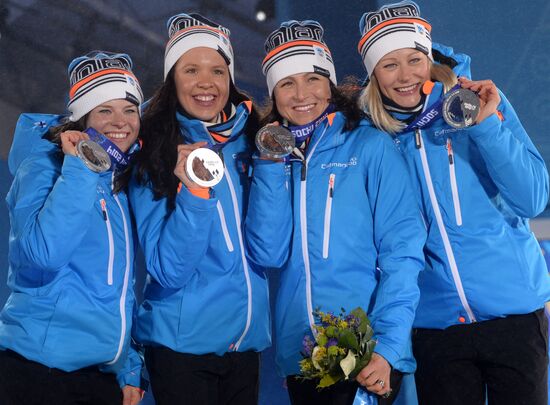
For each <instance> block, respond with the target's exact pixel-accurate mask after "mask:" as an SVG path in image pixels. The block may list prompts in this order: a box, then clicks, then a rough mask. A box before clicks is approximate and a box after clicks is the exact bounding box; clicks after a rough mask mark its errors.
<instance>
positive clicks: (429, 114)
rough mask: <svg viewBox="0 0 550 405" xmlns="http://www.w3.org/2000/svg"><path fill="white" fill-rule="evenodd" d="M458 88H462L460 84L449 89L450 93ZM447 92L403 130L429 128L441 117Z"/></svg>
mask: <svg viewBox="0 0 550 405" xmlns="http://www.w3.org/2000/svg"><path fill="white" fill-rule="evenodd" d="M458 88H460V85H459V84H457V85H455V86H454V87H453V88H452V89H451V90H449V91H448V93H450V92H452V91H454V90H456V89H458ZM445 94H447V93H445ZM445 94H443V95H442V96H441V97H439V99H437V100H436V101H435V102H434V103H433V104H432V105H431V106H429V107H428V108H426V109H425V110H424V111H423V112H422V113H420V114H419V115H418V117H416V119H415V120H414V121H413V122H411V123H410V124H409V125H407V127H406V128H405V129H404V130H403V132H408V131H412V130H415V129H422V128H427V127H428V126H430V125H432V124H433V123H434V122H435V120H437V119H438V118H440V117H441V112H442V107H443V101H444V100H445Z"/></svg>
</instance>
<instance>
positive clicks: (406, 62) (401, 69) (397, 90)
mask: <svg viewBox="0 0 550 405" xmlns="http://www.w3.org/2000/svg"><path fill="white" fill-rule="evenodd" d="M374 75H375V76H376V79H377V80H378V84H379V86H380V91H381V92H382V94H384V95H385V96H386V97H388V98H389V99H391V100H392V101H394V102H395V103H397V104H398V105H400V106H402V107H414V106H416V105H418V103H419V102H420V98H421V93H420V90H421V89H422V85H423V84H424V82H426V81H427V80H430V63H429V59H428V57H427V56H426V55H425V54H424V53H422V52H420V51H417V50H416V49H412V48H403V49H398V50H396V51H392V52H390V53H388V54H386V55H385V56H384V57H383V58H382V59H380V61H379V62H378V63H377V64H376V67H375V68H374Z"/></svg>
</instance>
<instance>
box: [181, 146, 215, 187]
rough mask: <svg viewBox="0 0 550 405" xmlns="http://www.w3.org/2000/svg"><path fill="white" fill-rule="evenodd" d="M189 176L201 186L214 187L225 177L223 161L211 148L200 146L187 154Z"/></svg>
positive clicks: (186, 166)
mask: <svg viewBox="0 0 550 405" xmlns="http://www.w3.org/2000/svg"><path fill="white" fill-rule="evenodd" d="M185 171H186V173H187V176H188V177H189V178H190V179H191V180H192V181H193V182H194V183H196V184H198V185H199V186H201V187H213V186H215V185H216V184H218V183H219V182H220V181H221V180H222V178H223V162H222V159H221V158H220V156H219V155H218V154H217V153H216V152H214V151H213V150H211V149H207V148H198V149H195V150H194V151H193V152H191V153H190V154H189V156H187V162H186V164H185Z"/></svg>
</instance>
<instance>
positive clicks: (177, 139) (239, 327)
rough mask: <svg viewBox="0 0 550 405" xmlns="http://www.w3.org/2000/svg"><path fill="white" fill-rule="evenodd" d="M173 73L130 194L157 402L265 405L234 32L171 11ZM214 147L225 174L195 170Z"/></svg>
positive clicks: (263, 324) (244, 117) (265, 318)
mask: <svg viewBox="0 0 550 405" xmlns="http://www.w3.org/2000/svg"><path fill="white" fill-rule="evenodd" d="M167 25H168V31H169V36H170V39H169V41H168V43H167V46H166V53H165V64H164V72H165V81H164V83H163V85H162V86H161V87H160V89H159V90H158V92H157V93H156V94H155V96H154V97H153V98H152V99H151V101H150V102H149V104H148V106H147V108H146V109H145V112H144V117H143V126H142V134H143V138H142V139H143V143H142V148H141V151H140V152H139V154H138V156H137V160H136V162H137V166H136V169H135V174H136V176H135V178H134V179H133V180H132V183H131V184H130V201H131V203H132V207H133V210H134V212H135V216H136V221H137V229H138V235H139V238H140V243H141V245H142V247H143V250H144V253H145V260H146V264H147V271H148V272H149V274H150V277H149V278H148V283H147V285H146V287H145V300H144V302H143V304H142V305H141V307H140V309H139V314H138V316H139V318H138V325H137V339H138V340H139V341H140V342H141V343H142V344H144V345H145V346H146V353H145V360H146V364H147V368H148V371H149V375H150V377H151V384H152V389H153V394H154V396H155V399H156V401H157V404H169V405H172V404H177V403H186V404H195V403H200V404H203V403H209V404H239V405H240V404H255V403H257V399H258V381H259V378H258V374H259V353H258V352H259V351H261V350H263V349H265V348H266V347H268V346H269V345H270V341H271V340H270V316H269V299H268V289H267V282H266V277H265V274H264V271H263V268H260V267H258V266H257V265H255V264H254V263H253V262H251V261H250V260H249V259H248V252H247V249H246V248H245V246H244V243H243V229H242V223H243V221H244V218H245V215H246V207H247V201H248V190H249V178H248V168H247V167H248V164H249V158H250V149H249V140H248V138H247V135H248V134H254V133H255V129H254V118H255V113H254V111H252V110H251V107H252V103H251V102H250V101H249V100H248V99H247V98H246V97H245V96H244V95H243V94H242V93H241V92H239V91H238V90H237V88H236V87H235V85H234V83H233V79H234V59H233V50H232V48H231V43H230V41H229V31H228V30H227V29H226V28H224V27H222V26H220V25H218V24H216V23H214V22H212V21H209V20H208V19H206V18H204V17H203V16H200V15H198V14H179V15H176V16H173V17H172V18H170V19H169V20H168V24H167ZM199 147H203V148H212V149H214V150H216V151H217V152H218V155H219V156H221V157H222V160H223V166H222V167H221V170H220V171H223V173H224V175H223V178H222V180H221V182H220V183H218V184H217V185H214V186H212V187H208V186H206V187H204V186H199V184H197V183H195V182H194V181H193V180H191V178H189V177H188V175H187V172H186V169H185V166H186V162H187V156H188V155H189V154H190V153H191V151H193V150H195V149H197V148H199Z"/></svg>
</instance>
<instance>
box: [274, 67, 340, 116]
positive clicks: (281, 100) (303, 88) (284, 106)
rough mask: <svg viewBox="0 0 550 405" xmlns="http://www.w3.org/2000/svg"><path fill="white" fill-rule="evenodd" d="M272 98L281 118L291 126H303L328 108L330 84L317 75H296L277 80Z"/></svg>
mask: <svg viewBox="0 0 550 405" xmlns="http://www.w3.org/2000/svg"><path fill="white" fill-rule="evenodd" d="M273 96H274V97H275V104H276V106H277V110H278V111H279V114H281V116H282V117H283V118H285V119H286V120H288V121H289V122H290V123H291V124H293V125H305V124H308V123H310V122H311V121H313V120H314V119H316V118H317V117H319V116H320V115H321V114H322V113H323V111H325V110H326V108H327V107H328V104H329V100H330V96H331V92H330V82H329V79H327V78H326V77H325V76H321V75H319V74H317V73H298V74H295V75H291V76H288V77H285V78H284V79H282V80H279V82H278V83H277V84H276V85H275V88H274V89H273Z"/></svg>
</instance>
